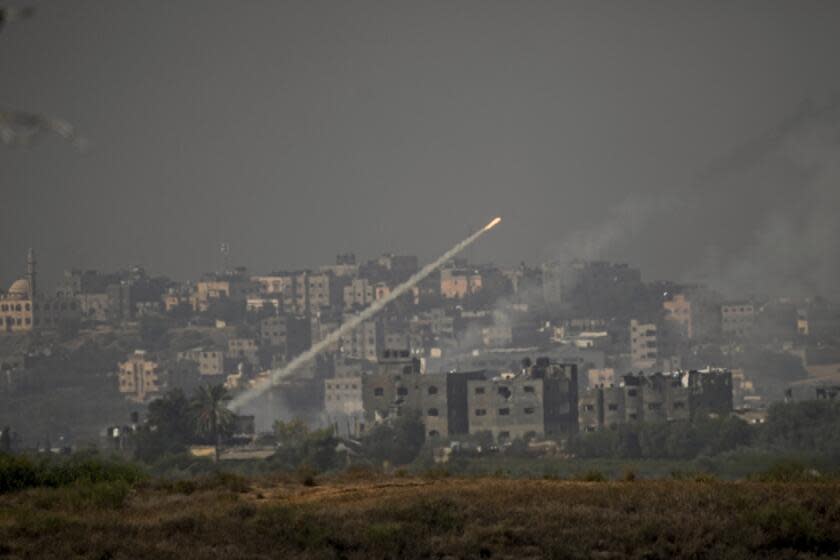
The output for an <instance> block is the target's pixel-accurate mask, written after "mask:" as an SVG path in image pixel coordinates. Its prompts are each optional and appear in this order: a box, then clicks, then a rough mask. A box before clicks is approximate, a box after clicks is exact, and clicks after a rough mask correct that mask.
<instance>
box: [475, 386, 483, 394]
mask: <svg viewBox="0 0 840 560" xmlns="http://www.w3.org/2000/svg"><path fill="white" fill-rule="evenodd" d="M475 394H476V395H483V394H484V387H476V388H475Z"/></svg>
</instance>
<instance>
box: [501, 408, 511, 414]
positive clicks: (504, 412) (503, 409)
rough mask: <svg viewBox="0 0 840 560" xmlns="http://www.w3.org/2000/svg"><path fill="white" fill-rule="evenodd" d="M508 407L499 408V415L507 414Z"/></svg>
mask: <svg viewBox="0 0 840 560" xmlns="http://www.w3.org/2000/svg"><path fill="white" fill-rule="evenodd" d="M509 415H510V409H509V408H500V409H499V416H509Z"/></svg>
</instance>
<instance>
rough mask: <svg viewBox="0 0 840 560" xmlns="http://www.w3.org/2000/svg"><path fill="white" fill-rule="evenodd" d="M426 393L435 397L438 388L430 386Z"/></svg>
mask: <svg viewBox="0 0 840 560" xmlns="http://www.w3.org/2000/svg"><path fill="white" fill-rule="evenodd" d="M428 392H429V394H430V395H437V393H438V388H437V387H435V386H434V385H430V386H429V389H428Z"/></svg>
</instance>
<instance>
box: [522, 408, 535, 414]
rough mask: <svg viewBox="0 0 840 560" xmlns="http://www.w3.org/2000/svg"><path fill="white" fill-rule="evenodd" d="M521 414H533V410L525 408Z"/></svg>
mask: <svg viewBox="0 0 840 560" xmlns="http://www.w3.org/2000/svg"><path fill="white" fill-rule="evenodd" d="M523 412H525V414H533V413H534V409H533V408H531V407H528V408H526V409H525V410H524V411H523Z"/></svg>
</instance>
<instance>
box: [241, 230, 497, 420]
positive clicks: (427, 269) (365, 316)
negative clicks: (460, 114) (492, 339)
mask: <svg viewBox="0 0 840 560" xmlns="http://www.w3.org/2000/svg"><path fill="white" fill-rule="evenodd" d="M501 221H502V219H501V218H500V217H497V218H493V220H491V221H490V222H489V223H488V224H487V225H486V226H484V227H483V228H481V229H480V230H478V231H476V232H475V233H473V234H472V235H470V236H469V237H467V238H466V239H464V240H463V241H461V242H460V243H458V244H457V245H455V246H454V247H452V248H451V249H449V250H448V251H447V252H445V253H444V254H443V255H441V256H440V257H438V258H437V259H436V260H434V261H432V262H431V263H429V264H427V265H426V266H424V267H423V268H422V269H420V270H419V271H418V272H417V273H415V274H414V275H413V276H412V277H411V278H409V279H408V280H406V281H405V282H403V283H402V284H400V285H399V286H397V287H396V288H394V289H393V291H391V293H389V294H388V295H387V296H385V297H384V298H382V299H380V300H378V301H376V302H375V303H373V304H372V305H371V306H370V307H368V308H367V309H365V310H364V311H362V312H361V313H359V314H358V315H356V316H355V317H353V318H352V319H350V320H349V321H347V322H346V323H343V324H342V325H341V326H340V327H339V328H338V329H336V330H334V331H333V332H331V333H330V334H329V335H327V336H326V337H325V338H324V339H323V340H322V341H320V342H319V343H317V344H315V345H313V346H312V347H311V348H309V350H307V351H306V352H304V353H303V354H301V355H299V356H297V357H296V358H295V359H293V360H292V361H291V362H289V364H288V365H286V367H283V368H281V369H278V370H275V371H273V372H271V379H270V382H268V383H264V384H262V385H259V386H257V387H253V388H251V389H249V390H247V391H245V392H244V393H241V394H240V395H238V396H237V397H236V398H235V399H233V400H232V401H231V403H230V408H231V409H232V410H238V409H240V408H242V407H243V406H244V405H246V404H248V403H249V402H251V401H252V400H253V399H255V398H257V397H259V396H260V395H262V394H263V393H265V392H266V391H268V390H269V389H270V388H271V386H272V385H273V384H274V383H277V382H278V381H280V380H282V379H285V378H287V377H289V376H290V375H292V374H293V373H295V372H296V371H297V370H299V369H300V368H301V367H303V366H304V365H306V364H308V363H309V362H311V361H312V360H314V359H315V357H316V356H317V355H318V354H320V353H321V352H324V351H325V350H326V349H328V348H329V347H330V346H333V345H334V344H336V343H338V342H339V341H340V340H341V338H342V337H344V336H347V335H348V334H349V333H350V332H352V331H353V330H354V329H356V328H358V327H359V326H360V325H361V324H362V323H364V322H365V321H368V320H370V319H372V318H373V317H374V316H376V315H377V314H378V313H379V312H381V311H382V310H384V309H385V308H386V307H387V306H388V305H389V304H390V303H392V302H394V301H396V300H397V299H398V298H400V297H401V296H403V295H404V294H406V293H407V292H408V291H409V290H411V288H413V287H414V286H416V285H417V284H418V283H419V282H420V281H422V280H423V279H424V278H426V277H427V276H428V275H429V274H431V273H432V272H434V271H435V270H436V269H438V268H439V267H440V266H442V265H443V264H444V263H446V261H448V260H450V259H452V258H453V257H455V256H456V255H457V254H458V253H460V252H461V251H463V250H464V249H466V248H467V247H469V246H470V245H472V244H473V243H474V242H475V241H476V240H477V239H478V238H479V237H481V236H482V235H484V234H485V233H487V232H488V231H490V230H491V229H492V228H494V227H496V226H497V225H498V224H499V222H501Z"/></svg>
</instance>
